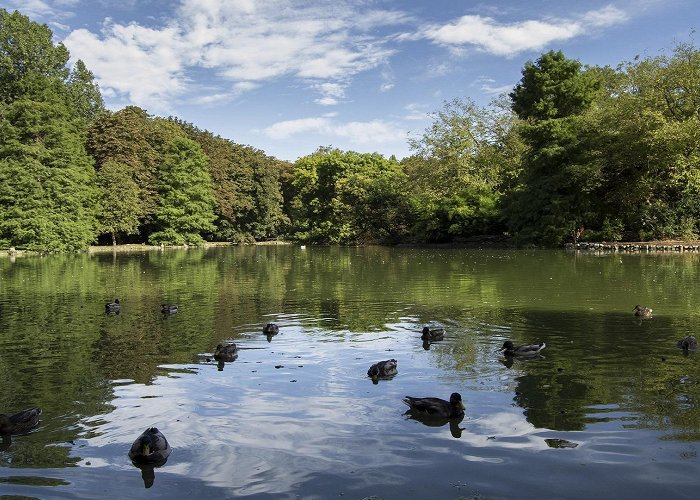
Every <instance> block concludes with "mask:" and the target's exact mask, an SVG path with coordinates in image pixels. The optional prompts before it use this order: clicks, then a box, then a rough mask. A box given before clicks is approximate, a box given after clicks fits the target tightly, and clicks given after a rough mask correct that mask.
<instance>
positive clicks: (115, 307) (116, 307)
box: [105, 299, 122, 314]
mask: <svg viewBox="0 0 700 500" xmlns="http://www.w3.org/2000/svg"><path fill="white" fill-rule="evenodd" d="M121 308H122V305H121V303H120V302H119V299H114V302H107V303H106V304H105V312H106V313H108V314H109V313H118V312H119V311H120V310H121Z"/></svg>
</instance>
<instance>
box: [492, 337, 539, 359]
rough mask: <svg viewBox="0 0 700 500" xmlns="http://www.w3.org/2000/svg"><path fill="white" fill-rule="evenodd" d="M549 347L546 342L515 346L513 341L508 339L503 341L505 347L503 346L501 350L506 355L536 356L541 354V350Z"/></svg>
mask: <svg viewBox="0 0 700 500" xmlns="http://www.w3.org/2000/svg"><path fill="white" fill-rule="evenodd" d="M545 347H547V346H546V345H545V343H544V342H540V343H539V344H529V345H519V346H518V347H515V346H514V345H513V342H511V341H510V340H506V341H505V342H503V347H501V352H502V353H503V354H504V355H505V356H534V355H535V354H539V352H540V351H541V350H542V349H544V348H545Z"/></svg>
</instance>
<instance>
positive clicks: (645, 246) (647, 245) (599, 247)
mask: <svg viewBox="0 0 700 500" xmlns="http://www.w3.org/2000/svg"><path fill="white" fill-rule="evenodd" d="M566 249H567V250H586V251H594V252H700V241H692V242H687V241H686V242H683V241H662V242H657V241H645V242H624V243H622V242H601V243H567V244H566Z"/></svg>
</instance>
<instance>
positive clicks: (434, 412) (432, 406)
mask: <svg viewBox="0 0 700 500" xmlns="http://www.w3.org/2000/svg"><path fill="white" fill-rule="evenodd" d="M403 402H404V403H405V404H407V405H408V407H409V408H410V409H411V411H413V412H415V413H416V414H418V415H424V416H431V417H440V418H456V417H462V416H464V403H463V402H462V396H461V395H460V394H459V393H458V392H453V393H452V394H451V395H450V400H449V401H445V400H444V399H440V398H412V397H411V396H406V397H405V398H404V399H403Z"/></svg>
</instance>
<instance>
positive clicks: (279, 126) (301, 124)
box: [263, 118, 331, 140]
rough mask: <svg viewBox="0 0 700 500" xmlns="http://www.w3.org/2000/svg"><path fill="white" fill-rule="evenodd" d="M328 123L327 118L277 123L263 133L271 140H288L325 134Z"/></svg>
mask: <svg viewBox="0 0 700 500" xmlns="http://www.w3.org/2000/svg"><path fill="white" fill-rule="evenodd" d="M330 123H331V121H330V120H329V119H328V118H299V119H296V120H286V121H282V122H277V123H275V124H273V125H270V126H269V127H267V128H265V129H264V130H263V132H264V133H265V135H267V136H268V137H270V138H271V139H278V140H279V139H288V138H289V137H291V136H293V135H298V134H306V133H325V132H326V130H327V129H328V128H329V124H330Z"/></svg>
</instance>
